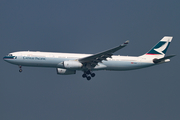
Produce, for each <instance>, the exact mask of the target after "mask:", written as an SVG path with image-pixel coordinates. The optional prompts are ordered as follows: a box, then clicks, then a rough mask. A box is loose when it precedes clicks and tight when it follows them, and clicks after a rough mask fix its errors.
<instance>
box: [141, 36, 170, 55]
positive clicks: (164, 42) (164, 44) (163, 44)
mask: <svg viewBox="0 0 180 120" xmlns="http://www.w3.org/2000/svg"><path fill="white" fill-rule="evenodd" d="M172 38H173V37H171V36H164V37H163V38H162V39H161V40H160V41H159V42H158V43H157V44H156V45H155V46H154V47H153V48H152V49H151V50H149V51H148V52H147V53H146V54H145V55H143V56H146V57H156V58H162V57H164V56H165V54H166V51H167V49H168V47H169V45H170V43H171V41H172Z"/></svg>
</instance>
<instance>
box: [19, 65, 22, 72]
mask: <svg viewBox="0 0 180 120" xmlns="http://www.w3.org/2000/svg"><path fill="white" fill-rule="evenodd" d="M19 68H20V69H19V72H20V73H21V72H22V69H21V68H22V66H21V65H19Z"/></svg>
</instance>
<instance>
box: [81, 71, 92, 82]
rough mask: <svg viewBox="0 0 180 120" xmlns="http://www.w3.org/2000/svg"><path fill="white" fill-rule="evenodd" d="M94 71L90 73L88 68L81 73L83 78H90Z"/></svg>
mask: <svg viewBox="0 0 180 120" xmlns="http://www.w3.org/2000/svg"><path fill="white" fill-rule="evenodd" d="M94 76H95V73H92V72H91V71H90V70H88V71H84V74H83V75H82V77H83V78H86V79H87V80H91V77H94Z"/></svg>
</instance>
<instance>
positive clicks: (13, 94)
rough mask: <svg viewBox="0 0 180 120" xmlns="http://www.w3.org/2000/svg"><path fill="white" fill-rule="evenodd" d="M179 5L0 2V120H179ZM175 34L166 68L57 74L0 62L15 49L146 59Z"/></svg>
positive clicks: (150, 0) (152, 1)
mask: <svg viewBox="0 0 180 120" xmlns="http://www.w3.org/2000/svg"><path fill="white" fill-rule="evenodd" d="M179 22H180V1H179V0H158V1H157V0H88V1H87V0H86V1H84V0H29V1H26V0H1V1H0V41H1V43H0V50H1V51H0V57H1V60H0V65H1V67H0V72H1V74H0V75H1V77H0V119H1V120H179V119H180V103H179V101H180V95H179V92H180V87H179V86H180V77H179V75H178V74H179V71H180V68H179V66H180V63H179V59H180V57H179V53H180V49H179V45H180V34H179V32H180V23H179ZM165 35H169V36H173V37H174V38H173V40H172V43H171V45H170V47H169V49H168V51H167V54H176V55H177V56H176V57H174V58H172V59H171V62H169V63H166V64H161V65H158V66H154V67H150V68H145V69H140V70H133V71H126V72H124V71H119V72H113V71H97V72H95V73H96V77H95V78H93V79H92V80H91V81H87V80H86V79H83V78H82V77H81V76H82V72H80V71H79V72H77V74H76V75H70V76H61V75H57V74H56V70H55V68H36V67H23V72H22V73H19V68H18V66H15V65H12V64H9V63H7V62H5V61H3V59H2V58H3V57H4V56H5V55H7V54H8V53H10V52H15V51H22V50H23V51H25V50H31V51H51V52H53V51H54V52H70V53H98V52H101V51H104V50H107V49H109V48H112V47H115V46H117V45H119V44H121V43H123V42H124V41H126V40H130V43H129V45H128V46H127V47H125V48H123V49H121V50H120V51H118V52H116V53H115V54H120V55H132V56H138V55H142V54H144V53H146V52H147V51H148V50H149V49H150V48H151V47H153V46H154V45H155V44H156V43H157V42H158V41H159V40H160V39H161V38H162V37H163V36H165Z"/></svg>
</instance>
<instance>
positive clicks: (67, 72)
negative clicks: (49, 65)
mask: <svg viewBox="0 0 180 120" xmlns="http://www.w3.org/2000/svg"><path fill="white" fill-rule="evenodd" d="M56 71H57V74H59V75H71V74H76V71H75V70H67V69H62V68H56Z"/></svg>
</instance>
